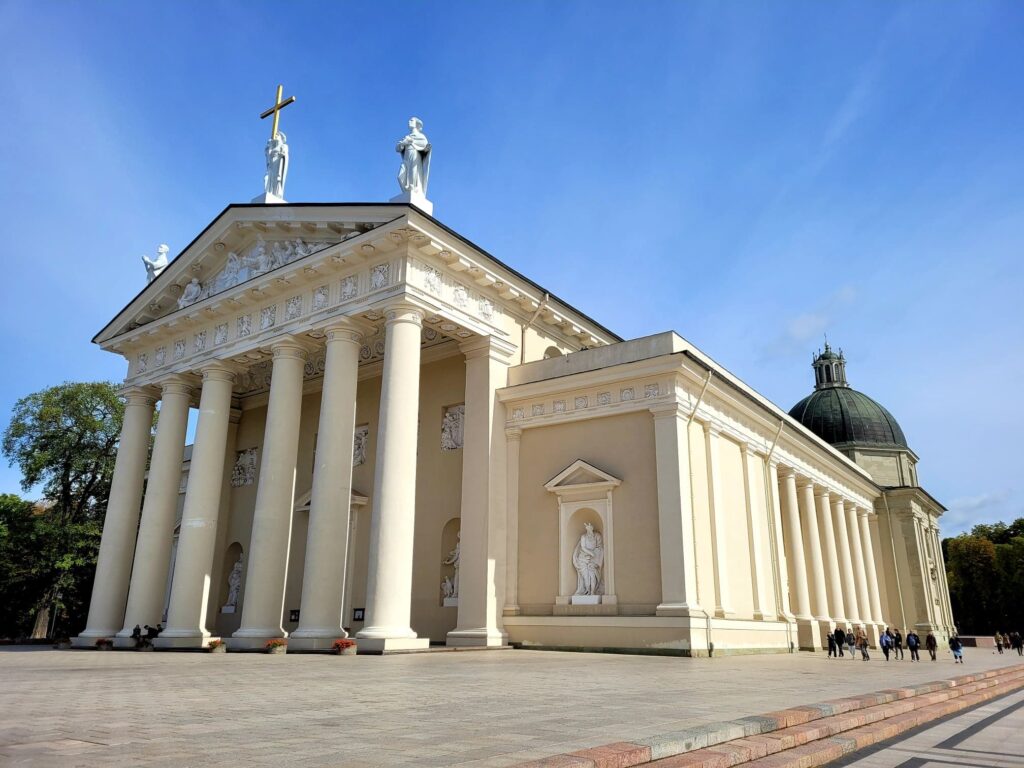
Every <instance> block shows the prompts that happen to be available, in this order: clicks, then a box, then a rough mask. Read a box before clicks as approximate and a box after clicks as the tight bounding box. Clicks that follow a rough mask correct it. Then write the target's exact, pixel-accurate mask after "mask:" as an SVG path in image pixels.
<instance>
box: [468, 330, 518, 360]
mask: <svg viewBox="0 0 1024 768" xmlns="http://www.w3.org/2000/svg"><path fill="white" fill-rule="evenodd" d="M459 349H461V350H462V353H463V354H464V355H465V356H466V359H467V360H472V359H473V358H475V357H489V358H491V359H492V360H495V361H497V362H499V363H507V362H509V360H511V359H512V354H513V353H514V352H515V351H516V347H515V346H514V345H513V344H509V343H508V342H507V341H504V340H503V339H499V338H498V337H496V336H475V337H473V338H471V339H466V340H465V341H464V342H462V343H461V344H459Z"/></svg>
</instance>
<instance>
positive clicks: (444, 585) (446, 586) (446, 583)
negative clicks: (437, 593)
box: [441, 576, 455, 600]
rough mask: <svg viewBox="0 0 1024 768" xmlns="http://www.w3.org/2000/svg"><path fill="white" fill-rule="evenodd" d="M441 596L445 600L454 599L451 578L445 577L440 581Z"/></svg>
mask: <svg viewBox="0 0 1024 768" xmlns="http://www.w3.org/2000/svg"><path fill="white" fill-rule="evenodd" d="M441 596H442V597H444V598H445V599H446V600H448V599H450V598H453V597H455V585H454V584H453V583H452V579H451V576H445V577H444V579H443V580H442V581H441Z"/></svg>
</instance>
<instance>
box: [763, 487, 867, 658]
mask: <svg viewBox="0 0 1024 768" xmlns="http://www.w3.org/2000/svg"><path fill="white" fill-rule="evenodd" d="M778 475H779V476H780V481H779V482H780V485H781V487H780V493H779V498H780V504H781V508H782V509H781V513H782V521H783V539H784V541H785V554H786V563H787V568H788V576H789V583H790V587H791V588H790V598H791V605H792V610H793V614H794V617H795V619H796V621H797V625H798V628H799V643H800V647H802V648H813V647H819V644H820V642H821V638H822V636H823V635H822V633H823V632H824V631H826V630H828V629H831V628H834V627H835V626H837V625H838V626H840V627H842V628H844V629H845V628H846V627H847V626H852V627H854V628H864V629H865V630H867V631H868V632H869V633H870V634H871V635H872V636H873V637H877V633H878V631H879V627H883V626H885V620H884V617H883V615H882V601H881V596H880V593H879V581H878V571H879V565H880V564H879V562H878V561H877V560H876V559H875V540H876V539H877V537H878V532H877V522H876V521H875V515H874V513H873V512H870V511H868V510H867V509H864V508H863V507H859V506H858V505H856V504H855V503H853V502H852V501H850V500H849V499H844V498H843V497H842V496H841V495H838V494H836V493H834V491H830V490H829V489H828V488H826V487H824V486H821V485H817V484H815V483H814V481H813V480H812V479H810V478H808V477H804V476H801V475H800V474H798V472H797V471H796V470H795V469H793V468H791V467H779V470H778Z"/></svg>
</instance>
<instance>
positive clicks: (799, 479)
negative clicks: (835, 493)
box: [793, 470, 815, 491]
mask: <svg viewBox="0 0 1024 768" xmlns="http://www.w3.org/2000/svg"><path fill="white" fill-rule="evenodd" d="M793 474H794V475H796V484H797V486H798V487H799V488H801V489H802V488H810V489H811V490H812V491H813V490H814V489H815V485H814V481H813V480H811V478H809V477H807V476H806V475H801V474H800V473H799V472H796V471H795V470H794V471H793Z"/></svg>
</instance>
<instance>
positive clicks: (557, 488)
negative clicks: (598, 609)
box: [544, 459, 622, 606]
mask: <svg viewBox="0 0 1024 768" xmlns="http://www.w3.org/2000/svg"><path fill="white" fill-rule="evenodd" d="M621 484H622V481H621V480H620V479H619V478H617V477H614V476H612V475H610V474H608V473H607V472H605V471H604V470H602V469H598V468H597V467H595V466H593V465H592V464H588V463H587V462H585V461H583V460H582V459H577V460H576V461H574V462H573V463H572V464H570V465H569V466H568V467H566V468H565V469H564V470H562V471H561V472H559V473H558V474H557V475H555V476H554V477H553V478H551V480H549V481H548V482H547V483H545V484H544V487H545V488H546V489H547V490H548V491H549V492H551V493H553V494H555V496H556V497H557V498H558V595H557V596H556V597H555V605H556V606H557V605H615V604H616V603H617V602H618V601H617V599H616V596H615V537H614V533H615V528H614V525H613V518H612V510H613V505H612V492H613V491H614V490H615V488H617V487H618V486H619V485H621ZM587 523H590V524H591V525H592V526H593V528H594V531H595V532H596V533H599V534H601V539H602V547H603V550H604V562H603V565H602V574H601V575H602V582H603V584H602V589H601V590H600V591H601V592H602V594H599V595H589V594H588V595H577V594H576V592H577V587H578V584H579V573H578V571H577V570H576V567H575V566H574V565H573V552H574V550H575V549H576V545H577V544H579V542H580V538H581V537H582V536H583V534H584V532H585V531H586V526H587Z"/></svg>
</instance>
